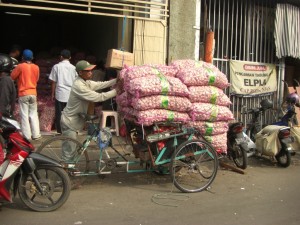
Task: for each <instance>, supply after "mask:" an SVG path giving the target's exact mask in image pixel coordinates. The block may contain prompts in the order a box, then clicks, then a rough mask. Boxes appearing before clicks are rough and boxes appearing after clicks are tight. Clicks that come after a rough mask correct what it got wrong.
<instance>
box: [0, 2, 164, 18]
mask: <svg viewBox="0 0 300 225" xmlns="http://www.w3.org/2000/svg"><path fill="white" fill-rule="evenodd" d="M0 7H6V8H12V9H13V8H15V9H18V10H19V11H20V10H21V11H25V10H28V9H33V10H44V11H56V12H67V13H80V14H89V15H101V16H112V17H124V16H126V17H127V18H131V19H142V20H149V21H163V22H165V21H166V20H167V18H168V16H169V15H168V13H169V11H168V1H167V0H116V1H104V0H60V1H57V0H22V1H13V0H12V1H9V0H6V1H0Z"/></svg>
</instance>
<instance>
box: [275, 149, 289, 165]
mask: <svg viewBox="0 0 300 225" xmlns="http://www.w3.org/2000/svg"><path fill="white" fill-rule="evenodd" d="M275 158H276V160H277V162H278V164H279V165H280V166H282V167H289V165H290V164H291V153H290V152H289V151H283V150H281V151H280V152H279V153H278V154H277V155H276V156H275Z"/></svg>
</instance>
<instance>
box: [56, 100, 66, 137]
mask: <svg viewBox="0 0 300 225" xmlns="http://www.w3.org/2000/svg"><path fill="white" fill-rule="evenodd" d="M66 105H67V103H66V102H60V101H58V100H56V99H55V127H56V131H57V133H62V131H61V127H60V118H61V111H63V110H64V108H65V107H66Z"/></svg>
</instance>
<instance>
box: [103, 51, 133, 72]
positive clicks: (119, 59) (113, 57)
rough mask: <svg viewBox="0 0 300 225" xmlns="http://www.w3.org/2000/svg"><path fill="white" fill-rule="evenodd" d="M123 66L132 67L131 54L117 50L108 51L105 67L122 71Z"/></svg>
mask: <svg viewBox="0 0 300 225" xmlns="http://www.w3.org/2000/svg"><path fill="white" fill-rule="evenodd" d="M124 65H127V66H133V65H134V56H133V53H130V52H125V51H121V50H117V49H110V50H108V53H107V59H106V65H105V66H106V67H107V68H116V69H122V68H123V66H124Z"/></svg>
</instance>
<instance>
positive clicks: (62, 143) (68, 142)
mask: <svg viewBox="0 0 300 225" xmlns="http://www.w3.org/2000/svg"><path fill="white" fill-rule="evenodd" d="M82 147H83V146H82V144H81V143H80V142H78V141H77V140H75V139H72V138H69V137H64V136H57V137H54V138H51V139H49V140H46V141H45V142H43V143H42V144H41V145H40V146H39V147H38V149H37V152H38V153H40V154H42V155H45V156H48V157H50V158H52V159H54V160H56V161H58V162H62V149H63V148H71V149H74V152H75V153H74V157H73V158H74V160H76V159H77V160H78V161H77V162H76V165H75V169H76V170H78V171H80V172H82V173H84V172H88V171H89V156H88V153H87V151H84V152H83V153H82V154H81V153H80V150H81V149H82ZM74 163H75V162H74Z"/></svg>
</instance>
